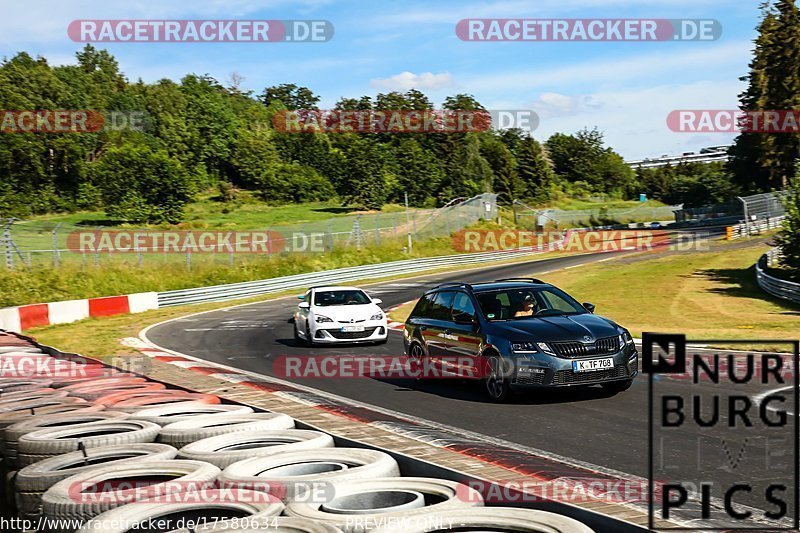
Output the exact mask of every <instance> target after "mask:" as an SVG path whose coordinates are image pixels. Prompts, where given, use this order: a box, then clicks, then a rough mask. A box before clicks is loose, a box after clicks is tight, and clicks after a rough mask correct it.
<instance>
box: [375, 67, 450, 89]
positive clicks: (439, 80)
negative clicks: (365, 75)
mask: <svg viewBox="0 0 800 533" xmlns="http://www.w3.org/2000/svg"><path fill="white" fill-rule="evenodd" d="M454 84H455V82H454V81H453V76H451V75H450V73H449V72H442V73H441V74H434V73H432V72H423V73H422V74H414V73H413V72H408V71H405V72H401V73H400V74H395V75H394V76H390V77H388V78H375V79H373V80H371V81H370V85H372V86H373V87H375V88H376V89H384V90H388V91H407V90H409V89H418V90H426V89H427V90H436V89H442V88H445V87H451V86H453V85H454Z"/></svg>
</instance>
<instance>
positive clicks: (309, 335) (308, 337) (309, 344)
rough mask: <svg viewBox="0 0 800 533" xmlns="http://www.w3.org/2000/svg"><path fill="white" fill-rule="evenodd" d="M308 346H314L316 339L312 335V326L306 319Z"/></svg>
mask: <svg viewBox="0 0 800 533" xmlns="http://www.w3.org/2000/svg"><path fill="white" fill-rule="evenodd" d="M306 346H308V347H309V348H311V347H312V346H314V339H313V338H312V337H311V328H309V327H308V320H306Z"/></svg>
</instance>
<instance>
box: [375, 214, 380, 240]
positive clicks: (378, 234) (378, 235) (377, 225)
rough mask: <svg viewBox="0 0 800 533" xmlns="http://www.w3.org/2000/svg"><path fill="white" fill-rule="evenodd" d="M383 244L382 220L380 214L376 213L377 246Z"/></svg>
mask: <svg viewBox="0 0 800 533" xmlns="http://www.w3.org/2000/svg"><path fill="white" fill-rule="evenodd" d="M380 243H381V220H380V217H379V215H378V213H375V244H380Z"/></svg>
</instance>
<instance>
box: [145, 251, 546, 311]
mask: <svg viewBox="0 0 800 533" xmlns="http://www.w3.org/2000/svg"><path fill="white" fill-rule="evenodd" d="M538 253H542V252H541V251H538V250H533V249H521V250H513V251H500V252H480V253H474V254H457V255H445V256H438V257H428V258H424V259H404V260H402V261H392V262H390V263H378V264H374V265H363V266H357V267H347V268H338V269H335V270H325V271H323V272H311V273H308V274H295V275H292V276H283V277H280V278H271V279H265V280H259V281H246V282H243V283H231V284H227V285H215V286H211V287H199V288H195V289H180V290H175V291H166V292H160V293H158V307H159V308H161V307H169V306H173V305H184V304H193V303H201V302H222V301H226V300H235V299H237V298H248V297H250V296H258V295H261V294H269V293H272V292H280V291H284V290H287V289H293V288H296V287H308V286H310V285H319V284H322V283H331V284H333V283H335V284H340V283H342V282H345V281H353V280H357V279H367V278H382V277H388V276H394V275H398V274H408V273H413V272H422V271H424V270H430V269H434V268H441V267H446V266H451V265H463V264H469V263H488V262H492V261H501V260H503V259H513V258H517V257H524V256H526V255H535V254H538Z"/></svg>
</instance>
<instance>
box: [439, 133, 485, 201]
mask: <svg viewBox="0 0 800 533" xmlns="http://www.w3.org/2000/svg"><path fill="white" fill-rule="evenodd" d="M492 177H493V175H492V168H491V167H490V166H489V163H488V162H487V161H486V159H484V158H483V156H482V155H481V152H480V145H479V143H478V138H477V137H476V136H475V134H473V133H468V134H465V136H464V142H461V143H458V144H457V146H456V149H455V152H454V154H453V156H452V158H451V159H450V161H449V163H448V167H447V172H446V175H445V178H444V180H443V181H442V185H441V187H440V188H439V192H438V194H437V198H438V199H439V202H440V203H442V204H443V203H446V202H449V201H450V200H452V199H453V198H457V197H462V196H464V197H468V196H475V195H476V194H478V193H481V192H484V191H488V190H490V187H491V181H492Z"/></svg>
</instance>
